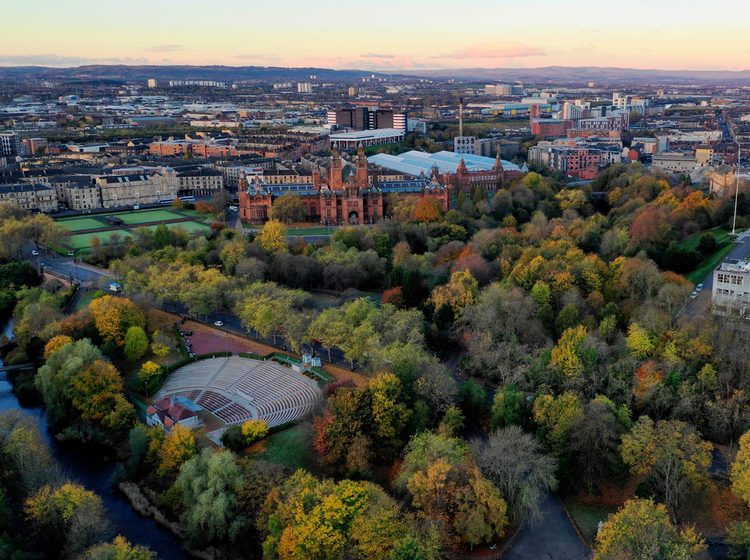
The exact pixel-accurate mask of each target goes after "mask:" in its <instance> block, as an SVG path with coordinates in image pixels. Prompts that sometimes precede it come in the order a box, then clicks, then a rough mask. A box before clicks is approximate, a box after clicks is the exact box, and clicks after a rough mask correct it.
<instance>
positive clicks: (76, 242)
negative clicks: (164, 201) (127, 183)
mask: <svg viewBox="0 0 750 560" xmlns="http://www.w3.org/2000/svg"><path fill="white" fill-rule="evenodd" d="M109 217H117V218H119V219H120V220H122V225H119V226H118V225H113V224H111V223H109V222H108V221H107V218H109ZM175 220H179V221H175ZM57 221H58V222H59V223H60V225H61V226H63V227H64V228H65V229H66V230H68V232H69V237H68V243H67V245H68V248H69V249H76V250H81V251H82V252H86V251H87V250H88V249H89V248H90V247H91V239H92V238H93V237H94V236H96V237H99V239H100V240H101V241H102V243H105V242H106V241H108V240H109V237H110V235H112V234H113V233H118V234H119V235H120V236H121V237H122V238H123V239H124V238H125V237H132V236H133V234H134V232H135V230H136V229H137V228H139V227H146V228H148V229H149V230H153V229H154V228H156V227H157V226H158V225H159V224H163V223H164V222H169V223H167V224H166V226H167V227H168V228H169V229H176V228H182V229H183V230H185V231H187V232H188V233H191V234H193V233H203V234H205V233H208V232H209V231H210V230H211V228H210V224H211V223H212V222H213V217H212V216H211V215H209V214H201V213H199V212H196V211H194V210H192V211H191V210H177V209H173V208H152V209H147V210H131V211H120V212H111V213H107V214H97V215H92V216H80V217H73V218H60V219H59V220H57ZM80 232H85V233H80Z"/></svg>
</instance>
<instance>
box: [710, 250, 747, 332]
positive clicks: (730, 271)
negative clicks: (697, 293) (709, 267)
mask: <svg viewBox="0 0 750 560" xmlns="http://www.w3.org/2000/svg"><path fill="white" fill-rule="evenodd" d="M711 290H712V291H711V302H712V303H713V306H714V312H715V313H717V314H719V315H734V316H738V317H741V318H743V319H748V318H750V262H749V261H734V262H731V261H726V262H723V263H721V264H720V265H719V267H718V268H717V269H716V270H714V277H713V286H712V288H711Z"/></svg>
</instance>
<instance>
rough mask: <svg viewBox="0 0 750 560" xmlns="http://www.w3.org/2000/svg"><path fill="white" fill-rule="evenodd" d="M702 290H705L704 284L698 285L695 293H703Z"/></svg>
mask: <svg viewBox="0 0 750 560" xmlns="http://www.w3.org/2000/svg"><path fill="white" fill-rule="evenodd" d="M702 289H703V284H698V285H697V286H696V287H695V291H696V292H700V291H701V290H702Z"/></svg>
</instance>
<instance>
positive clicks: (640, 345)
mask: <svg viewBox="0 0 750 560" xmlns="http://www.w3.org/2000/svg"><path fill="white" fill-rule="evenodd" d="M625 343H626V344H627V346H628V350H630V351H631V352H632V353H633V354H634V355H635V356H637V357H639V358H647V357H648V356H650V355H651V354H652V353H653V351H654V343H653V341H652V340H651V336H650V335H649V333H648V331H647V330H646V329H644V328H643V327H641V326H640V325H639V324H638V323H631V324H630V326H629V327H628V336H627V337H626V338H625Z"/></svg>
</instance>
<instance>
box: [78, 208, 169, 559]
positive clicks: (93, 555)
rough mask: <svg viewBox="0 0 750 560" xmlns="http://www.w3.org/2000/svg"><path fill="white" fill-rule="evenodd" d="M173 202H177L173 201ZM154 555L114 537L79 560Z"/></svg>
mask: <svg viewBox="0 0 750 560" xmlns="http://www.w3.org/2000/svg"><path fill="white" fill-rule="evenodd" d="M175 200H179V198H178V199H175ZM155 559H156V553H155V552H153V551H151V550H150V549H148V548H147V547H145V546H134V545H132V544H130V543H129V542H128V541H127V539H126V538H125V537H123V536H120V535H118V536H116V537H115V538H114V540H113V541H112V542H111V543H104V544H98V545H96V546H92V547H91V548H89V549H88V550H87V551H86V552H85V553H84V554H83V556H81V558H80V560H155Z"/></svg>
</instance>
